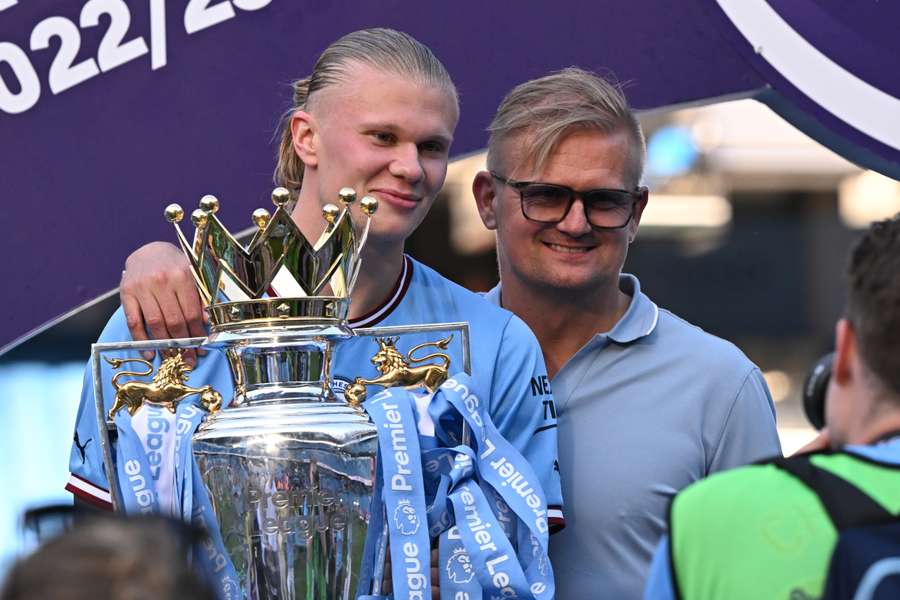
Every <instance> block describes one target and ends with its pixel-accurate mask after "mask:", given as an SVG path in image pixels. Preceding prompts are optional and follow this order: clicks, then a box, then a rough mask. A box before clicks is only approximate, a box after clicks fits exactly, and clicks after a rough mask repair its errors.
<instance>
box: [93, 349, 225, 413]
mask: <svg viewBox="0 0 900 600" xmlns="http://www.w3.org/2000/svg"><path fill="white" fill-rule="evenodd" d="M104 360H106V362H108V363H109V364H110V365H111V366H112V368H113V369H119V368H120V367H121V366H122V365H123V364H125V363H128V362H136V363H141V364H143V365H144V366H145V367H146V369H147V370H146V371H120V372H118V373H116V374H115V375H114V376H113V378H112V384H113V387H115V388H116V401H115V402H114V403H113V406H112V408H111V409H110V410H109V418H110V419H113V418H114V417H115V415H116V413H117V412H119V411H120V410H122V409H123V408H126V407H127V408H128V414H129V415H131V416H134V414H135V413H136V412H137V411H138V409H139V408H140V407H141V406H143V405H144V403H150V404H158V405H160V406H163V407H165V408H167V409H169V411H170V412H172V413H174V412H175V410H176V408H177V407H178V403H179V402H181V401H182V400H183V399H184V398H185V397H187V396H190V395H191V394H200V405H201V406H202V407H203V408H204V409H206V410H207V411H208V412H215V411H217V410H219V409H220V408H221V407H222V395H221V394H219V392H217V391H216V390H214V389H213V387H212V386H211V385H205V386H203V387H199V388H194V387H190V386H187V385H185V383H184V382H185V380H186V379H187V378H188V373H190V372H191V370H192V369H193V367H191V366H190V365H189V364H187V363H186V362H184V359H183V358H182V356H181V353H180V352H179V353H177V354H175V355H174V356H170V357H168V358H166V359H165V360H163V361H162V364H161V365H160V366H159V370H158V371H157V372H156V375H154V376H153V381H151V382H147V381H129V382H127V383H119V379H120V378H122V377H146V376H148V375H150V374H151V373H153V365H152V364H151V363H150V362H149V361H146V360H144V359H142V358H106V357H104Z"/></svg>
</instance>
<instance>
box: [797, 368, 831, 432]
mask: <svg viewBox="0 0 900 600" xmlns="http://www.w3.org/2000/svg"><path fill="white" fill-rule="evenodd" d="M833 362H834V352H831V353H829V354H826V355H825V356H823V357H822V358H820V359H819V360H818V361H816V364H815V365H813V368H812V369H810V371H809V374H808V375H807V376H806V381H805V382H804V383H803V412H804V413H805V414H806V419H807V420H808V421H809V422H810V424H811V425H812V426H813V427H815V428H816V429H822V428H823V427H825V394H826V393H827V392H828V381H829V380H830V379H831V365H832V363H833Z"/></svg>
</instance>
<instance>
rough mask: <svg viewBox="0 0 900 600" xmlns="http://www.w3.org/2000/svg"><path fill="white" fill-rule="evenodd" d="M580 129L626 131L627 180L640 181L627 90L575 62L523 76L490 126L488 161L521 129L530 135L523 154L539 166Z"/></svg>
mask: <svg viewBox="0 0 900 600" xmlns="http://www.w3.org/2000/svg"><path fill="white" fill-rule="evenodd" d="M580 129H596V130H598V131H600V132H603V133H609V134H611V133H615V132H618V131H623V132H625V133H626V134H627V135H628V137H629V139H630V140H631V145H630V149H631V157H630V159H629V161H628V167H627V172H626V173H625V174H624V176H625V182H626V185H628V186H630V187H636V186H637V185H638V184H639V183H640V180H641V176H642V175H643V171H644V157H645V153H646V150H645V144H644V134H643V132H642V131H641V125H640V123H639V122H638V120H637V117H636V116H635V115H634V113H633V112H632V110H631V108H630V107H629V106H628V101H627V100H626V99H625V95H624V94H623V93H622V91H621V89H620V88H619V86H618V85H614V84H612V83H610V82H608V81H606V80H605V79H603V78H602V77H600V76H598V75H596V74H594V73H591V72H590V71H585V70H584V69H579V68H576V67H569V68H567V69H563V70H562V71H557V72H555V73H551V74H550V75H547V76H545V77H540V78H538V79H532V80H531V81H526V82H525V83H523V84H520V85H518V86H516V87H515V88H513V90H512V91H511V92H510V93H509V94H507V96H506V97H505V98H504V99H503V102H501V103H500V107H499V108H498V109H497V114H496V115H495V116H494V120H493V121H492V122H491V124H490V126H489V127H488V132H489V134H490V138H489V141H488V158H487V161H488V167H489V168H490V169H497V168H498V166H499V165H498V164H497V163H498V162H502V151H501V146H502V145H503V143H504V142H505V141H507V140H508V139H509V138H510V137H512V136H516V135H519V134H522V133H525V134H527V135H528V136H529V138H528V141H527V144H526V145H525V148H526V150H525V156H524V158H525V160H526V162H527V163H529V164H531V165H533V166H534V167H535V168H536V169H537V170H540V169H542V168H543V167H544V166H545V165H546V163H547V160H548V158H549V157H550V155H551V154H552V153H553V151H554V150H555V149H556V147H557V146H558V145H559V143H560V142H561V141H562V139H563V138H564V137H565V136H566V135H567V134H569V133H570V132H572V131H575V130H580ZM505 166H506V167H507V168H508V167H509V165H505Z"/></svg>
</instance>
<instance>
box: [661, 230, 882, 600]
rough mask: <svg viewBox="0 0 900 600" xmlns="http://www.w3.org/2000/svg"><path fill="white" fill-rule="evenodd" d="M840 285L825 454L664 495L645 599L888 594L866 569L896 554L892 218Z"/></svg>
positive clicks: (871, 236) (857, 252)
mask: <svg viewBox="0 0 900 600" xmlns="http://www.w3.org/2000/svg"><path fill="white" fill-rule="evenodd" d="M848 283H849V301H848V304H847V310H846V314H845V316H844V318H842V319H841V320H840V321H838V323H837V327H836V342H835V354H834V362H833V370H832V375H831V380H830V383H829V387H828V392H827V397H826V402H825V421H826V425H827V431H828V433H827V440H828V444H829V445H830V450H823V451H819V452H813V453H809V454H802V455H799V456H795V457H792V458H790V459H775V460H773V461H771V462H769V463H767V464H760V465H755V466H751V467H746V468H742V469H738V470H735V471H731V472H728V473H724V474H721V475H716V476H713V477H711V478H710V479H708V480H706V481H703V482H700V483H698V484H696V485H693V486H691V487H690V488H688V489H686V490H685V491H684V492H682V493H680V494H679V495H678V496H676V498H675V500H674V502H673V504H672V508H671V510H670V515H669V518H670V522H669V524H670V530H669V531H670V533H669V538H664V539H663V541H662V542H661V543H660V546H659V548H658V549H657V553H656V556H655V557H654V562H653V568H652V572H651V576H650V579H649V581H648V584H647V589H646V594H645V597H646V598H653V599H656V598H673V597H676V594H677V596H678V597H682V598H730V599H735V598H792V599H793V598H830V597H859V596H853V590H854V589H856V588H859V589H860V590H862V588H864V587H866V586H868V589H869V591H870V592H873V593H874V592H875V591H876V590H877V591H878V592H879V593H885V592H887V593H893V594H896V593H897V589H893V592H890V591H888V590H887V589H886V588H887V586H888V585H891V584H892V585H896V584H897V581H896V579H897V578H896V576H892V572H891V571H890V569H888V570H885V569H884V568H883V565H885V564H888V563H887V562H885V561H882V562H881V564H882V567H879V568H877V569H870V567H871V566H873V565H876V564H878V562H879V560H880V559H882V558H885V557H892V556H897V554H898V553H900V552H898V551H900V542H898V540H900V537H897V534H896V531H897V530H896V527H897V523H898V516H897V515H898V513H900V469H898V467H900V352H898V348H897V340H900V215H898V216H896V217H894V218H893V219H890V220H887V221H881V222H878V223H874V224H873V225H872V226H871V227H870V229H869V230H868V231H867V232H866V234H865V235H864V236H863V238H862V239H861V240H860V241H859V242H858V243H857V245H856V246H855V248H854V249H853V251H852V253H851V257H850V264H849V268H848ZM892 528H893V530H892ZM885 534H887V535H885ZM891 536H893V537H891ZM882 538H884V539H882ZM885 540H886V541H885ZM893 560H894V561H895V562H897V561H896V559H893ZM829 564H830V565H831V566H830V567H829ZM895 571H896V569H895ZM864 584H865V585H864ZM823 593H824V595H823ZM848 593H849V595H848ZM865 597H877V596H865ZM890 597H896V595H894V596H890Z"/></svg>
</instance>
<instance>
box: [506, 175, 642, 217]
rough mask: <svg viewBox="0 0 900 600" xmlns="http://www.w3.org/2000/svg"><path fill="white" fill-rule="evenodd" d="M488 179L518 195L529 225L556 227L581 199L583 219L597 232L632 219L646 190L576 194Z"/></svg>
mask: <svg viewBox="0 0 900 600" xmlns="http://www.w3.org/2000/svg"><path fill="white" fill-rule="evenodd" d="M490 173H491V177H493V178H494V179H496V180H497V181H500V182H501V183H503V184H504V185H508V186H509V187H511V188H513V189H514V190H516V191H517V192H519V198H520V199H521V204H522V215H524V216H525V218H526V219H528V220H529V221H535V222H536V223H544V224H547V225H555V224H556V223H559V222H560V221H562V220H563V219H565V218H566V215H568V214H569V211H570V210H571V209H572V204H574V203H575V199H576V198H581V203H582V205H583V206H584V217H585V219H587V222H588V223H590V225H591V227H593V228H594V229H599V230H609V229H621V228H623V227H625V226H626V225H628V223H630V222H631V219H632V218H633V217H634V207H635V205H636V204H637V202H638V200H640V199H641V197H642V196H643V195H644V191H645V190H646V188H642V187H639V188H635V189H633V190H630V191H629V190H619V189H607V188H598V189H593V190H584V191H578V190H573V189H572V188H570V187H567V186H564V185H556V184H555V183H542V182H540V181H516V180H515V179H510V178H508V177H503V176H502V175H499V174H497V173H495V172H493V171H490Z"/></svg>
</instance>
